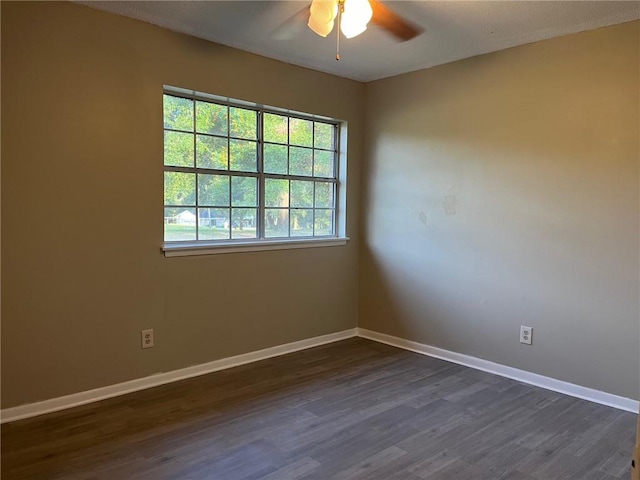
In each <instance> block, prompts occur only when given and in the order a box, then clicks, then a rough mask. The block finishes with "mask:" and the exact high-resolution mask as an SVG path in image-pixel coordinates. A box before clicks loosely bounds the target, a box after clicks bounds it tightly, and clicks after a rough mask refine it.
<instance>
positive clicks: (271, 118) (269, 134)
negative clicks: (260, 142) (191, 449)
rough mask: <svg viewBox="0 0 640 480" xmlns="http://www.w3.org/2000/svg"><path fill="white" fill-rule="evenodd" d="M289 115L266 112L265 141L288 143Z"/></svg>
mask: <svg viewBox="0 0 640 480" xmlns="http://www.w3.org/2000/svg"><path fill="white" fill-rule="evenodd" d="M287 128H288V122H287V117H283V116H282V115H275V114H273V113H265V114H264V141H265V142H274V143H287Z"/></svg>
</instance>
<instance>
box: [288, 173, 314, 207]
mask: <svg viewBox="0 0 640 480" xmlns="http://www.w3.org/2000/svg"><path fill="white" fill-rule="evenodd" d="M291 206H292V207H313V182H305V181H302V180H291Z"/></svg>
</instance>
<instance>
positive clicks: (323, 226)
mask: <svg viewBox="0 0 640 480" xmlns="http://www.w3.org/2000/svg"><path fill="white" fill-rule="evenodd" d="M314 213H315V236H316V237H317V236H321V235H333V210H315V211H314Z"/></svg>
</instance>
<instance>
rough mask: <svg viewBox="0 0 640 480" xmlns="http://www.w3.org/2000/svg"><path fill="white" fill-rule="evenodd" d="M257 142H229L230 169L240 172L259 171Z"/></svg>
mask: <svg viewBox="0 0 640 480" xmlns="http://www.w3.org/2000/svg"><path fill="white" fill-rule="evenodd" d="M257 145H258V144H257V143H256V142H247V141H245V140H229V153H230V155H231V158H230V162H229V163H230V168H231V170H236V171H238V172H257V171H258V148H257Z"/></svg>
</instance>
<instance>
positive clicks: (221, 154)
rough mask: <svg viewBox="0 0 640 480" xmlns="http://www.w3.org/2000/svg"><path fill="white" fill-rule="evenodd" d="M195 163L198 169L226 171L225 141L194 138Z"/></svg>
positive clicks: (226, 154) (213, 138)
mask: <svg viewBox="0 0 640 480" xmlns="http://www.w3.org/2000/svg"><path fill="white" fill-rule="evenodd" d="M196 162H197V166H198V168H215V169H217V170H228V169H229V161H228V151H227V139H226V138H217V137H206V136H204V135H198V136H197V138H196Z"/></svg>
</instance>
